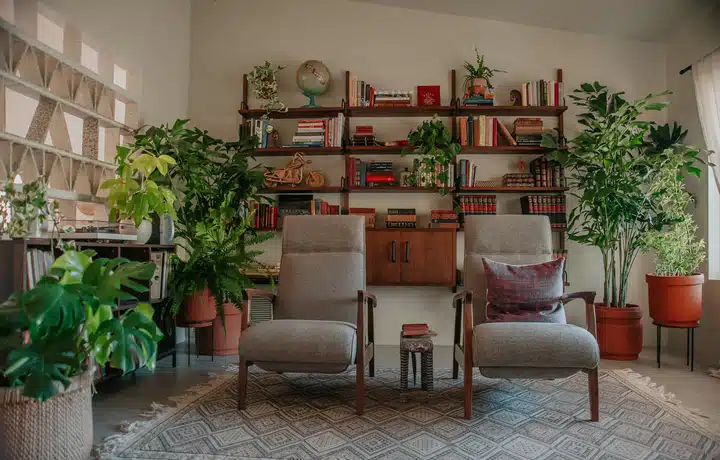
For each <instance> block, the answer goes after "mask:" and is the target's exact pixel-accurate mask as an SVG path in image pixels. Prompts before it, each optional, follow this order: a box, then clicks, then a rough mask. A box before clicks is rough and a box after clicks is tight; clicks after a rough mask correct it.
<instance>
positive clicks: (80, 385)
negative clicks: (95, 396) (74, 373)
mask: <svg viewBox="0 0 720 460" xmlns="http://www.w3.org/2000/svg"><path fill="white" fill-rule="evenodd" d="M71 382H72V383H71V384H70V386H69V387H68V389H67V390H62V391H61V392H60V393H58V394H57V395H55V396H54V397H53V398H50V399H48V400H47V401H45V402H43V403H40V402H38V401H37V400H35V399H31V398H26V397H24V396H23V395H22V387H14V388H0V458H1V459H7V460H15V459H18V460H26V459H33V460H45V459H47V460H57V459H63V460H75V459H77V460H86V459H87V458H88V457H89V456H90V451H91V450H92V442H93V426H92V393H91V380H90V376H89V375H87V374H86V375H83V376H79V377H73V378H72V379H71Z"/></svg>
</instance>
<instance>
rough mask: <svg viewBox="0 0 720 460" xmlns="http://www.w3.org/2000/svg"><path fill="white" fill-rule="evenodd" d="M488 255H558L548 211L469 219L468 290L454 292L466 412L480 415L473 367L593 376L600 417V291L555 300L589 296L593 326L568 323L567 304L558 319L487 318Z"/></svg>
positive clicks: (512, 258) (593, 406)
mask: <svg viewBox="0 0 720 460" xmlns="http://www.w3.org/2000/svg"><path fill="white" fill-rule="evenodd" d="M483 257H485V258H488V259H491V260H494V261H496V262H502V263H510V264H534V263H542V262H548V261H550V260H552V234H551V229H550V222H549V219H548V218H547V217H546V216H528V215H500V216H470V217H468V218H467V219H466V221H465V274H466V275H465V288H466V290H465V291H464V292H461V293H459V294H457V295H455V296H454V297H453V307H454V308H455V330H454V340H453V343H454V345H453V378H457V377H458V373H459V367H460V365H462V366H463V381H464V382H463V388H464V408H465V411H464V416H465V418H466V419H470V418H471V417H472V382H473V380H472V374H473V367H477V368H478V369H479V370H480V372H481V373H482V374H483V375H484V376H486V377H490V378H507V379H512V378H522V379H527V378H530V379H533V378H535V379H555V378H563V377H568V376H570V375H572V374H575V373H576V372H579V371H582V372H585V373H587V374H588V385H589V393H590V418H591V420H592V421H594V422H596V421H598V420H599V390H598V369H597V366H598V362H599V359H600V352H599V349H598V345H597V338H596V332H595V307H594V301H595V293H594V292H577V293H573V294H565V295H563V296H561V297H558V298H553V299H551V300H552V301H553V302H555V301H560V302H562V303H563V304H564V303H567V302H570V301H571V300H575V299H582V300H584V301H585V308H586V319H587V330H585V329H583V328H581V327H578V326H574V325H571V324H567V323H566V321H565V312H564V309H563V308H564V307H562V306H561V307H560V309H559V310H558V311H557V312H553V315H555V316H554V318H553V320H554V321H555V322H553V323H539V322H487V316H486V304H487V288H486V280H485V273H484V267H483V263H482V259H483Z"/></svg>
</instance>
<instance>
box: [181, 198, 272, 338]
mask: <svg viewBox="0 0 720 460" xmlns="http://www.w3.org/2000/svg"><path fill="white" fill-rule="evenodd" d="M233 195H234V193H233V192H230V193H229V194H228V196H227V199H226V200H225V202H224V203H223V204H222V205H221V206H220V208H219V209H210V210H209V215H208V217H207V218H206V221H204V222H199V223H197V224H196V225H195V227H194V228H193V229H191V231H187V232H186V233H185V235H186V238H187V240H185V241H184V242H181V243H179V244H180V245H181V246H183V248H185V250H186V251H187V254H188V257H187V260H182V259H180V258H179V257H177V256H174V257H173V260H172V264H173V267H172V268H173V269H172V275H171V278H170V280H169V285H168V286H169V289H168V297H169V298H170V313H171V314H173V315H174V314H177V313H178V312H179V310H180V308H181V307H182V305H183V303H184V302H185V299H186V298H187V297H189V296H190V295H192V294H194V293H196V292H198V291H201V290H203V289H205V288H207V289H208V290H209V292H210V294H211V295H212V296H213V297H214V298H215V302H216V309H217V313H218V315H219V316H220V318H221V321H222V322H223V324H224V322H225V312H224V308H223V304H224V303H226V302H232V303H233V304H234V305H235V306H237V307H240V306H241V305H242V301H243V291H244V289H245V288H247V287H252V286H253V283H252V281H251V280H250V279H249V278H248V277H247V276H245V275H244V274H243V270H245V269H248V268H251V267H252V266H253V265H255V264H256V261H255V258H256V257H257V256H259V255H260V254H262V251H259V250H252V249H250V248H251V247H252V246H253V245H256V244H259V243H261V242H263V241H267V240H268V239H270V238H272V237H273V234H272V233H262V234H259V235H252V234H250V233H248V229H249V228H250V223H251V221H252V218H253V217H254V214H253V213H247V214H246V215H245V217H244V218H243V219H242V221H241V222H240V224H239V225H237V224H231V223H232V222H233V221H235V220H236V210H235V209H234V208H233V207H232V204H231V203H233V201H234V196H233Z"/></svg>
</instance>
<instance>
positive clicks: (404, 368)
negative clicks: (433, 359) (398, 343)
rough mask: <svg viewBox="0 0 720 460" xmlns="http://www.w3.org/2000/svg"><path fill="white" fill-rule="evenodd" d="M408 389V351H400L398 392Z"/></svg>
mask: <svg viewBox="0 0 720 460" xmlns="http://www.w3.org/2000/svg"><path fill="white" fill-rule="evenodd" d="M407 389H408V351H407V350H400V390H401V391H407Z"/></svg>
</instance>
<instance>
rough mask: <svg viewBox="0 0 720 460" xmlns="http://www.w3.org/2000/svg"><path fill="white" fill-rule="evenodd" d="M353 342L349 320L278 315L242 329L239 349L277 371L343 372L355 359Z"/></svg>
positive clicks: (259, 364)
mask: <svg viewBox="0 0 720 460" xmlns="http://www.w3.org/2000/svg"><path fill="white" fill-rule="evenodd" d="M356 344H357V338H356V333H355V326H354V325H352V324H349V323H343V322H339V321H313V320H283V319H278V320H272V321H266V322H263V323H259V324H255V325H253V326H251V327H250V328H248V329H247V330H245V331H243V333H242V335H241V336H240V342H239V346H238V352H239V355H240V358H244V359H246V360H248V361H252V362H254V363H255V364H257V365H258V366H260V367H262V368H264V369H267V370H272V371H276V372H298V369H303V371H304V372H326V371H327V372H342V371H343V370H345V369H346V368H347V367H348V366H349V365H351V364H353V363H354V362H355V348H356Z"/></svg>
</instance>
